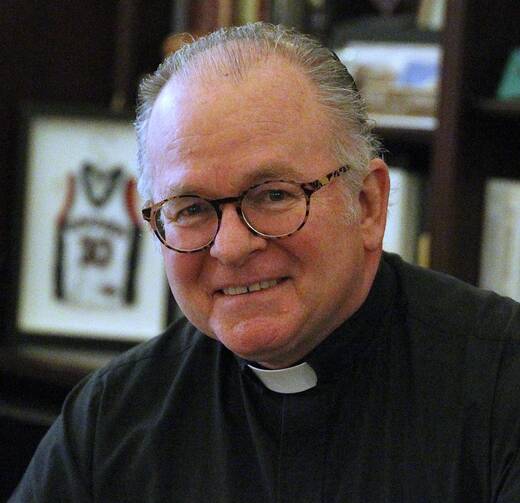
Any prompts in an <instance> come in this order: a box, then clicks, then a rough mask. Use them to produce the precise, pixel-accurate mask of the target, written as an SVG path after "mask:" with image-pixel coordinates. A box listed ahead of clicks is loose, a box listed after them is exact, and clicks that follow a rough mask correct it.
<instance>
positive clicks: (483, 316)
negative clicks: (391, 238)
mask: <svg viewBox="0 0 520 503" xmlns="http://www.w3.org/2000/svg"><path fill="white" fill-rule="evenodd" d="M385 260H386V261H387V262H388V263H389V264H390V265H391V266H392V268H393V270H394V271H395V273H396V275H397V277H398V282H399V285H400V288H401V296H402V299H403V302H404V304H405V309H406V314H407V318H408V319H409V320H411V321H415V322H417V323H420V324H422V325H424V326H428V327H430V329H431V330H432V331H436V332H439V333H446V334H450V335H460V336H471V337H475V338H478V339H483V340H486V339H487V340H493V339H509V340H516V341H519V342H520V304H519V303H517V302H515V301H514V300H512V299H509V298H507V297H502V296H500V295H498V294H496V293H494V292H491V291H488V290H483V289H480V288H477V287H475V286H472V285H470V284H468V283H465V282H463V281H461V280H459V279H456V278H454V277H452V276H449V275H447V274H443V273H440V272H436V271H432V270H430V269H425V268H421V267H417V266H414V265H411V264H408V263H406V262H404V261H403V260H402V259H401V258H400V257H398V256H397V255H393V254H385Z"/></svg>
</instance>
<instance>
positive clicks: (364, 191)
mask: <svg viewBox="0 0 520 503" xmlns="http://www.w3.org/2000/svg"><path fill="white" fill-rule="evenodd" d="M389 191H390V177H389V174H388V166H387V165H386V163H385V162H384V161H383V160H382V159H372V161H370V164H369V173H368V175H367V176H366V177H365V179H364V181H363V186H362V188H361V191H360V192H359V207H360V210H361V215H360V230H361V236H362V239H363V244H364V247H365V249H366V250H367V251H376V250H379V249H380V248H381V246H382V244H383V236H384V233H385V226H386V213H387V208H388V194H389Z"/></svg>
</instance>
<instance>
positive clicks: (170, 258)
mask: <svg viewBox="0 0 520 503" xmlns="http://www.w3.org/2000/svg"><path fill="white" fill-rule="evenodd" d="M201 255H203V254H202V253H176V252H174V251H170V250H168V249H164V250H163V261H164V267H165V270H166V276H167V277H168V282H169V283H170V288H171V290H172V292H173V294H174V295H175V296H177V295H186V291H188V290H191V291H193V289H194V285H195V284H196V283H197V280H198V278H199V276H200V272H201V269H202V260H203V257H202V256H201Z"/></svg>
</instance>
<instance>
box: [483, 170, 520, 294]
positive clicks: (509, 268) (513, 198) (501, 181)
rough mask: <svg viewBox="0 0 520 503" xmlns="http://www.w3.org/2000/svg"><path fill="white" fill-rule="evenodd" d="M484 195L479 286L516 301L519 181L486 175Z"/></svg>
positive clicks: (519, 268)
mask: <svg viewBox="0 0 520 503" xmlns="http://www.w3.org/2000/svg"><path fill="white" fill-rule="evenodd" d="M484 197H485V199H484V221H483V229H482V248H481V261H480V280H479V286H481V287H482V288H485V289H488V290H494V291H495V292H497V293H499V294H501V295H505V296H507V297H511V298H513V299H515V300H517V301H520V181H519V180H510V179H506V178H490V179H489V180H488V181H487V182H486V186H485V191H484Z"/></svg>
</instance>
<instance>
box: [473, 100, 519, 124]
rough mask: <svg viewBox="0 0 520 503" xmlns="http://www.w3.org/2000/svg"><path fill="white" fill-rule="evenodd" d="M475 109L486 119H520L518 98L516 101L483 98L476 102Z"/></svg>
mask: <svg viewBox="0 0 520 503" xmlns="http://www.w3.org/2000/svg"><path fill="white" fill-rule="evenodd" d="M475 109H476V110H477V111H479V112H480V113H482V114H484V115H485V116H487V117H492V118H501V119H516V120H518V119H520V98H519V99H517V100H496V99H492V98H484V99H481V100H479V101H477V103H476V105H475Z"/></svg>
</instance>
